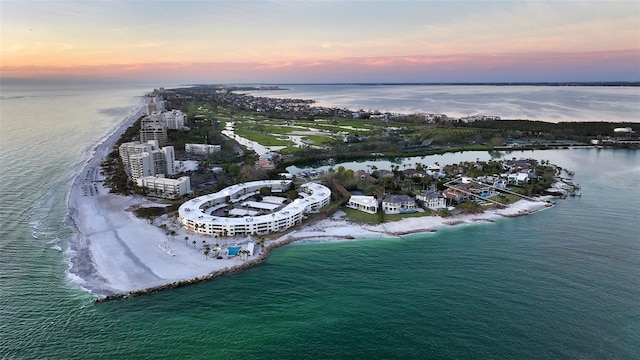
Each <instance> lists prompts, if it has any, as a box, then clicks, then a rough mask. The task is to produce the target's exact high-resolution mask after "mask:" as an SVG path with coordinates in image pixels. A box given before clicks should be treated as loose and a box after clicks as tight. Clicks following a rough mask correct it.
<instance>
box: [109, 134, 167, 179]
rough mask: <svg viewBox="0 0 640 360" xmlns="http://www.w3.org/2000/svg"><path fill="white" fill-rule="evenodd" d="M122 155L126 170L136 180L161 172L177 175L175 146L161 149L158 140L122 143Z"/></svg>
mask: <svg viewBox="0 0 640 360" xmlns="http://www.w3.org/2000/svg"><path fill="white" fill-rule="evenodd" d="M119 151H120V157H121V159H122V162H123V164H124V165H125V171H126V172H127V173H128V174H129V175H130V176H131V178H132V179H134V180H136V179H139V178H142V177H146V176H156V175H159V174H164V175H168V176H171V175H175V173H176V171H175V167H176V165H175V162H176V160H175V151H174V148H173V146H165V147H163V148H162V149H159V148H158V146H157V141H150V142H149V143H147V144H145V143H140V142H130V143H124V144H122V145H120V148H119Z"/></svg>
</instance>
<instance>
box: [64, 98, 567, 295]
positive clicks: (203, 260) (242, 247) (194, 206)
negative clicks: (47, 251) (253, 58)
mask: <svg viewBox="0 0 640 360" xmlns="http://www.w3.org/2000/svg"><path fill="white" fill-rule="evenodd" d="M163 92H164V94H163ZM169 93H170V92H169V91H164V90H156V92H154V94H152V96H150V101H149V103H147V105H146V106H145V107H143V108H141V109H140V110H139V111H138V112H136V113H135V114H133V115H131V116H130V117H128V118H127V119H126V120H125V121H124V122H123V123H122V124H121V126H120V127H119V128H118V129H117V130H116V131H114V132H113V133H112V134H111V135H110V136H109V137H108V138H106V139H105V140H104V141H103V142H101V143H100V144H99V145H97V146H96V148H95V149H94V152H93V156H92V158H91V159H90V160H88V161H87V163H86V165H85V167H84V169H83V170H82V172H81V173H80V175H79V176H78V177H77V178H76V179H75V181H74V183H73V186H72V189H71V192H70V194H69V198H68V203H69V209H70V218H71V219H72V222H73V224H74V227H75V230H76V231H75V232H74V236H73V238H72V239H71V241H70V252H71V255H70V269H69V273H70V276H71V277H74V278H75V279H76V280H77V282H79V283H80V284H81V286H82V287H83V288H85V289H86V290H88V291H89V292H91V293H92V294H94V295H96V296H97V297H98V300H97V301H106V300H111V299H118V298H123V297H128V296H133V295H139V294H143V293H149V292H154V291H159V290H163V289H167V288H172V287H177V286H183V285H186V284H190V283H193V282H197V281H203V280H208V279H212V278H215V277H218V276H221V275H224V274H226V273H228V272H232V271H238V270H242V269H246V268H248V267H251V266H254V265H256V264H258V263H259V262H261V261H262V260H264V259H265V258H266V256H268V254H269V251H270V250H271V249H272V248H274V247H277V246H281V245H284V244H288V243H290V242H292V241H297V240H315V239H323V240H336V241H344V240H347V239H355V238H390V237H402V236H406V235H409V234H414V233H428V232H434V231H437V230H438V229H440V228H443V227H449V226H453V225H463V224H473V223H477V222H493V221H496V220H497V219H500V218H501V217H510V216H518V215H524V214H530V213H533V212H537V211H540V210H544V209H549V208H550V207H552V206H553V203H552V202H551V201H549V199H550V198H551V197H552V195H561V196H566V195H567V194H569V193H572V194H574V195H575V193H576V190H577V189H578V188H579V187H578V186H577V184H573V183H571V182H570V181H568V180H566V181H560V182H558V179H559V177H558V175H559V173H560V172H561V169H559V168H557V167H555V166H553V165H551V164H548V163H544V162H543V163H541V164H538V163H537V162H535V161H531V160H526V159H512V160H509V161H504V162H497V161H496V162H490V163H486V162H485V163H482V162H475V163H467V164H451V165H447V166H440V165H438V164H431V165H422V164H418V165H417V166H416V168H414V169H404V170H401V169H399V167H395V168H392V169H391V170H384V169H373V168H371V171H370V172H369V173H362V172H359V173H356V172H353V171H350V170H348V169H337V170H335V171H329V172H326V173H318V174H315V178H314V179H309V178H307V176H311V177H313V176H314V174H307V173H304V174H302V173H301V174H295V175H297V176H294V174H290V173H287V172H284V171H283V170H282V168H281V164H278V162H279V161H281V160H279V159H277V154H276V153H275V152H271V151H270V152H269V153H268V154H269V155H270V156H268V157H265V156H260V157H259V158H257V159H256V158H254V156H255V155H252V154H253V152H252V151H249V150H248V149H247V148H245V147H243V146H241V145H239V144H238V143H237V142H236V141H233V140H232V139H231V138H230V137H227V136H225V135H222V134H221V132H220V131H219V132H215V131H212V130H211V128H207V130H206V131H205V132H204V135H205V138H206V139H209V140H212V141H209V142H214V141H215V140H216V139H218V140H221V141H220V142H219V143H218V144H215V143H213V144H208V143H203V144H200V145H198V144H197V143H195V142H194V143H191V142H186V141H189V140H190V139H189V137H193V136H201V134H202V132H201V130H202V128H203V127H202V124H203V123H206V122H209V123H211V122H212V121H211V120H212V119H207V115H205V116H202V115H203V113H205V114H206V113H207V111H209V110H207V109H206V108H205V107H202V105H200V110H198V108H197V107H195V108H191V114H189V112H190V110H189V107H187V109H186V110H187V115H185V116H184V117H182V118H181V115H180V114H179V113H178V112H177V111H176V109H173V110H171V114H170V115H166V114H165V115H161V114H163V113H165V112H169V111H168V110H163V111H158V110H157V107H161V106H164V105H162V103H163V102H165V101H170V100H174V101H175V99H176V95H175V94H174V95H173V96H174V97H172V96H171V95H169V96H168V97H167V94H169ZM185 97H186V96H185ZM190 106H191V105H190ZM205 110H207V111H205ZM218 110H221V109H218ZM221 111H222V110H221ZM197 112H199V113H197ZM145 118H147V120H146V124H140V123H141V122H143V123H144V122H145V121H144V120H143V119H145ZM149 118H152V119H151V120H150V119H149ZM158 119H161V120H158ZM176 119H177V120H176ZM180 119H182V120H180ZM186 119H189V120H188V122H187V123H185V122H184V120H186ZM141 120H142V121H141ZM149 122H153V123H154V124H155V126H149V125H148V123H149ZM172 122H173V125H172V126H174V127H176V128H177V129H174V131H173V134H171V132H169V135H167V133H166V132H165V133H163V132H162V131H160V130H159V129H162V127H161V126H158V124H160V123H163V124H164V126H167V124H171V123H172ZM136 124H137V125H136ZM132 129H133V130H132ZM199 129H200V130H199ZM166 130H167V129H166V128H165V131H166ZM199 131H200V135H199V134H198V132H199ZM194 133H195V134H194ZM163 134H164V135H163ZM148 136H150V137H151V138H148ZM164 136H166V138H165V137H164ZM171 137H173V138H174V140H173V142H170V139H171ZM176 137H177V138H179V139H181V141H182V143H181V142H180V141H175V138H176ZM132 139H138V140H135V141H130V140H132ZM161 143H163V145H164V146H163V147H162V148H160V144H161ZM169 144H172V145H169ZM178 146H180V147H181V146H184V150H182V148H180V147H178ZM174 147H176V148H174ZM132 149H133V150H132ZM135 149H140V151H139V152H137V153H135V151H137V150H135ZM189 149H191V150H189ZM194 149H195V150H194ZM302 150H304V148H303V149H302ZM131 151H132V153H130V152H131ZM175 154H177V156H178V157H179V158H181V159H182V160H177V159H175V156H176V155H175ZM221 154H225V155H224V156H223V157H228V158H230V159H232V162H231V164H229V163H224V164H223V163H221V162H219V163H218V164H211V163H212V162H214V161H215V160H219V159H220V156H221ZM263 155H264V154H263ZM123 156H124V157H123ZM189 156H193V159H191V160H188V159H187V157H189ZM284 156H286V152H285V155H283V157H284ZM125 158H126V159H125ZM194 159H195V160H194ZM118 162H121V164H120V167H118V166H116V165H117V163H118ZM238 162H239V163H240V164H238ZM125 163H126V164H125ZM216 165H219V166H216ZM565 172H566V173H567V174H568V171H567V170H565ZM123 173H124V175H123ZM221 173H222V174H221ZM160 174H162V175H160ZM123 176H124V182H123V181H122V179H119V177H123ZM192 178H195V180H196V181H195V182H194V183H193V184H194V185H195V186H194V187H193V188H192V182H191V179H192ZM260 178H261V179H260ZM207 186H210V187H207ZM514 187H515V188H517V189H514ZM550 188H553V189H550ZM351 189H353V190H356V189H361V190H363V191H361V193H362V195H351V193H349V190H351ZM392 189H393V192H391V193H390V190H392ZM418 189H419V190H418ZM513 190H516V191H513ZM578 191H579V190H578ZM216 194H218V195H216ZM178 210H179V211H178ZM358 214H359V215H358ZM362 219H364V220H363V221H361V220H362Z"/></svg>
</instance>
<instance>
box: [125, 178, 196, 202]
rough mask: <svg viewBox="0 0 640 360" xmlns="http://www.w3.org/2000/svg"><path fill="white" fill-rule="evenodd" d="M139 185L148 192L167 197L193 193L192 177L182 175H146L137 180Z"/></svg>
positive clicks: (172, 197) (174, 197)
mask: <svg viewBox="0 0 640 360" xmlns="http://www.w3.org/2000/svg"><path fill="white" fill-rule="evenodd" d="M136 183H137V184H138V186H139V187H142V188H144V189H145V191H146V194H147V195H150V196H157V197H161V198H165V199H177V198H179V197H181V196H183V195H186V194H190V193H191V179H190V178H189V177H188V176H182V177H180V178H177V179H167V178H165V177H163V176H145V177H142V178H139V179H137V180H136Z"/></svg>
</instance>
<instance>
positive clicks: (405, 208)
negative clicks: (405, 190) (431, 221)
mask: <svg viewBox="0 0 640 360" xmlns="http://www.w3.org/2000/svg"><path fill="white" fill-rule="evenodd" d="M415 210H416V201H415V200H414V199H412V198H411V197H409V196H408V195H387V196H385V197H384V199H382V211H384V213H385V214H401V213H407V212H415Z"/></svg>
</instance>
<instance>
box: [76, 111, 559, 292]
mask: <svg viewBox="0 0 640 360" xmlns="http://www.w3.org/2000/svg"><path fill="white" fill-rule="evenodd" d="M138 117H139V114H136V115H134V116H131V117H130V118H128V119H127V120H126V121H125V122H124V123H123V124H122V126H121V127H120V128H119V129H118V130H117V131H115V132H114V133H113V134H111V135H110V136H109V137H108V138H107V139H106V140H105V141H103V142H102V143H101V144H99V145H98V146H97V147H96V148H95V151H94V155H93V157H92V158H91V159H90V160H89V161H87V163H86V166H85V168H84V169H83V170H82V172H81V173H80V174H79V176H78V177H77V178H76V179H75V181H74V183H73V186H72V189H71V192H70V194H69V198H68V205H69V211H70V218H71V221H72V223H73V226H74V228H75V231H74V236H72V238H71V240H70V246H69V254H68V255H69V265H70V266H69V267H70V268H69V278H70V279H71V280H72V281H73V282H74V283H76V284H79V286H81V287H83V288H84V289H87V290H88V291H90V292H91V293H92V294H95V295H96V296H98V297H103V296H107V295H113V294H123V293H130V292H135V291H138V290H142V289H149V288H160V287H162V286H163V285H167V284H176V283H184V281H185V280H188V279H195V278H199V279H203V278H210V277H215V276H217V275H219V274H221V273H225V272H228V271H231V270H233V269H238V268H246V267H249V266H248V265H254V264H255V263H256V260H261V259H262V258H264V257H265V256H266V252H264V249H260V248H257V249H256V252H255V253H254V255H253V256H252V257H249V258H248V259H246V260H242V259H240V258H238V257H232V258H228V259H227V258H225V259H213V258H207V257H205V256H204V255H203V253H202V246H203V244H204V243H203V241H204V242H206V243H207V244H210V245H214V243H219V244H220V245H222V247H226V246H231V245H240V246H242V245H244V244H247V243H248V242H250V241H255V239H253V238H251V237H240V238H221V239H214V238H212V237H205V236H199V235H196V234H194V233H190V232H187V231H186V230H184V229H182V228H181V227H180V226H179V224H177V220H176V219H169V218H167V217H166V216H165V217H161V218H159V219H157V220H156V221H155V222H154V223H150V222H149V221H147V220H144V219H139V218H137V217H135V216H134V214H133V213H132V212H131V211H130V209H131V208H132V207H134V206H158V204H156V203H154V202H153V201H151V200H149V199H145V198H143V197H139V196H122V195H116V194H110V193H109V189H108V188H105V187H104V186H103V183H102V181H103V180H104V178H103V177H102V176H101V175H100V163H101V162H102V160H103V159H104V158H105V157H106V156H107V155H108V154H109V152H110V151H111V150H112V149H113V146H114V144H115V142H116V141H117V139H118V138H119V137H120V135H121V134H122V132H123V131H124V130H125V129H126V128H127V127H129V126H130V125H131V123H133V122H134V121H135V120H136V119H137V118H138ZM544 200H546V199H540V201H527V200H521V201H519V202H517V203H515V204H513V205H512V206H510V207H509V208H506V209H502V210H491V211H486V212H484V213H482V214H476V215H463V216H456V217H449V218H441V217H437V216H425V217H419V218H409V219H404V220H401V221H397V222H390V223H384V224H380V225H364V224H357V223H351V222H348V221H347V220H345V219H343V218H342V216H341V215H343V213H341V212H338V213H336V214H335V215H334V216H333V217H332V218H330V219H325V220H322V221H319V222H316V223H313V224H309V225H302V226H301V227H300V228H299V229H296V230H294V231H292V232H289V233H288V234H286V235H283V236H282V237H280V238H277V239H275V240H270V241H269V242H267V244H266V245H265V247H267V248H269V247H274V246H278V245H281V244H283V243H289V242H291V241H297V240H327V239H353V238H389V237H399V236H403V235H407V234H413V233H421V232H433V231H437V229H439V228H442V227H448V226H453V225H461V224H472V223H476V222H478V221H483V222H484V221H494V220H496V219H498V218H500V217H503V216H514V215H520V214H524V213H526V212H529V211H532V210H537V209H544V208H545V205H547V203H546V202H545V201H544ZM163 224H164V225H166V228H167V229H169V231H171V230H173V231H175V234H174V235H168V234H167V232H166V231H165V230H163V229H162V228H160V225H163ZM185 237H188V240H185ZM193 241H196V244H195V245H194V244H193ZM267 250H268V249H267ZM261 252H262V255H261Z"/></svg>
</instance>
